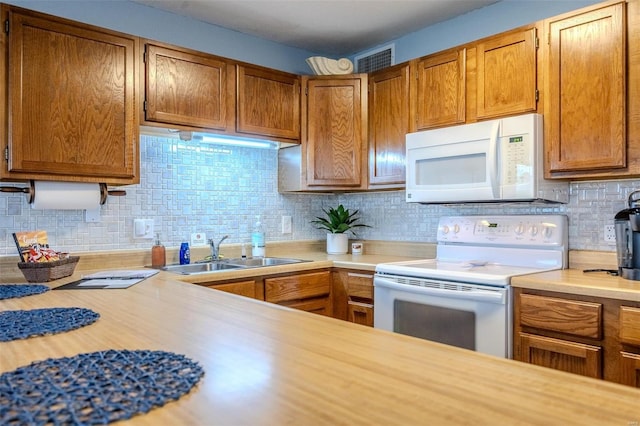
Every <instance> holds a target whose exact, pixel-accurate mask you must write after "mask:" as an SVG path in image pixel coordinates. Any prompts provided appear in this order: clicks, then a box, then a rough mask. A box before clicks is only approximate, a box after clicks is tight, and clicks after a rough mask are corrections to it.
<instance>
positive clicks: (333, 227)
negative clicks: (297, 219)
mask: <svg viewBox="0 0 640 426" xmlns="http://www.w3.org/2000/svg"><path fill="white" fill-rule="evenodd" d="M322 211H323V212H324V213H325V214H326V215H327V217H326V218H325V217H316V220H312V221H311V223H314V224H315V225H316V228H317V229H324V230H326V231H327V253H328V254H345V253H347V251H348V247H349V236H348V235H347V234H346V233H347V231H348V232H350V233H351V234H353V235H354V236H356V233H355V232H354V231H353V228H358V227H366V228H370V226H369V225H364V224H362V223H357V222H358V221H359V220H360V218H359V217H356V215H357V214H358V212H359V211H358V210H355V211H354V212H353V213H352V212H350V211H349V209H345V208H344V206H343V205H342V204H340V205H339V206H338V207H337V208H335V209H334V208H333V207H331V208H329V210H325V209H322Z"/></svg>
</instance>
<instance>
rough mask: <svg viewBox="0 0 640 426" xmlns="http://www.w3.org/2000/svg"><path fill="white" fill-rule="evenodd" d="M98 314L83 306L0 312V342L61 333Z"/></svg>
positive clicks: (79, 325)
mask: <svg viewBox="0 0 640 426" xmlns="http://www.w3.org/2000/svg"><path fill="white" fill-rule="evenodd" d="M98 318H100V314H98V313H97V312H94V311H92V310H91V309H85V308H44V309H32V310H28V311H4V312H0V342H8V341H11V340H16V339H25V338H27V337H32V336H43V335H45V334H56V333H62V332H63V331H68V330H73V329H76V328H80V327H84V326H85V325H89V324H92V323H93V322H95V321H96V320H97V319H98Z"/></svg>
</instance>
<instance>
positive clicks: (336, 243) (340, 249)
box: [327, 234, 349, 254]
mask: <svg viewBox="0 0 640 426" xmlns="http://www.w3.org/2000/svg"><path fill="white" fill-rule="evenodd" d="M348 250H349V236H348V235H347V234H327V254H346V253H347V251H348Z"/></svg>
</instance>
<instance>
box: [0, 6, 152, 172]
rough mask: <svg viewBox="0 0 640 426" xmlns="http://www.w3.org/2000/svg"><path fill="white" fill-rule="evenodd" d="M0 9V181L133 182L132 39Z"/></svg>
mask: <svg viewBox="0 0 640 426" xmlns="http://www.w3.org/2000/svg"><path fill="white" fill-rule="evenodd" d="M2 12H3V17H5V18H6V19H8V26H9V33H8V35H7V34H4V33H3V37H7V41H6V43H3V46H5V47H7V48H8V56H7V58H8V64H7V69H6V72H7V73H8V80H7V81H8V88H9V89H8V106H7V115H6V117H7V118H8V133H7V134H8V154H9V155H8V162H7V167H6V168H5V167H2V168H1V169H2V178H6V179H14V178H18V179H42V180H63V181H64V180H66V181H85V182H105V183H112V184H130V183H137V182H139V178H140V177H139V173H138V169H139V164H138V162H139V158H138V157H139V142H138V134H139V133H138V127H139V121H138V114H137V101H136V89H137V87H136V84H137V69H138V65H137V64H138V62H137V61H138V49H139V40H138V38H136V37H133V36H129V35H126V34H121V33H116V32H113V31H109V30H105V29H101V28H97V27H93V26H90V25H85V24H81V23H78V22H73V21H69V20H65V19H60V18H56V17H53V16H49V15H44V14H41V13H36V12H32V11H28V10H25V9H21V8H16V7H12V6H6V5H3V7H2ZM4 71H5V70H3V72H4ZM3 120H5V118H3Z"/></svg>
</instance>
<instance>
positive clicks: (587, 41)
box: [545, 2, 627, 173]
mask: <svg viewBox="0 0 640 426" xmlns="http://www.w3.org/2000/svg"><path fill="white" fill-rule="evenodd" d="M545 27H546V32H547V34H548V37H549V39H548V55H547V56H548V66H547V69H548V79H547V82H548V87H547V89H546V91H545V93H546V94H545V98H546V99H547V101H548V104H547V105H545V128H546V135H545V143H546V150H547V156H548V169H549V172H551V173H553V172H567V171H586V172H589V171H594V170H606V169H620V168H625V167H626V166H627V156H626V155H627V147H626V107H625V102H626V101H625V100H626V47H625V46H626V13H625V3H624V2H621V3H618V4H613V5H609V6H606V7H601V8H596V9H593V10H589V11H586V12H583V13H579V14H575V15H573V16H567V15H563V16H562V17H559V18H558V19H550V20H548V21H546V22H545Z"/></svg>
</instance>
